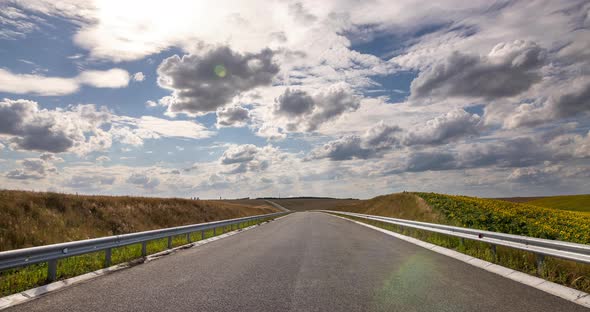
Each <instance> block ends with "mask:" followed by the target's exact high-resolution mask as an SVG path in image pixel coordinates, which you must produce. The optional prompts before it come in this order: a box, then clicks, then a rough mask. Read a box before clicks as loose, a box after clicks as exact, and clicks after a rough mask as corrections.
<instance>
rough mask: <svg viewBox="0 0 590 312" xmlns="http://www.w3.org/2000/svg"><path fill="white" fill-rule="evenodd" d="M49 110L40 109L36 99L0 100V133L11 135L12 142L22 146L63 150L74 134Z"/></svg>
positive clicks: (57, 151)
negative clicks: (65, 128) (68, 132)
mask: <svg viewBox="0 0 590 312" xmlns="http://www.w3.org/2000/svg"><path fill="white" fill-rule="evenodd" d="M62 126H64V125H62V124H59V120H57V119H56V117H55V116H53V115H51V114H47V113H44V112H41V111H39V109H38V107H37V103H35V102H32V101H26V100H9V99H4V100H2V101H0V134H8V135H12V136H14V137H12V139H11V140H10V141H11V143H13V144H15V145H16V147H17V148H19V149H24V150H36V151H47V152H52V153H60V152H65V151H67V150H68V149H69V148H71V147H72V146H73V145H74V140H75V138H74V137H72V135H69V134H67V133H66V132H65V131H64V130H62V129H63V127H62Z"/></svg>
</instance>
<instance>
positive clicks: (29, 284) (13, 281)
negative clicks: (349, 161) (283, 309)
mask: <svg viewBox="0 0 590 312" xmlns="http://www.w3.org/2000/svg"><path fill="white" fill-rule="evenodd" d="M268 220H270V219H268V218H267V219H264V220H260V221H254V222H250V223H246V222H243V223H241V224H240V228H244V227H246V226H249V225H252V224H259V223H262V222H265V221H268ZM236 229H237V226H236V225H233V226H226V227H223V228H222V227H219V228H217V229H216V231H215V232H216V233H215V234H216V235H221V234H222V233H227V232H230V231H232V230H236ZM213 236H214V235H213V229H210V230H207V231H205V235H204V237H201V232H193V233H190V239H191V241H192V242H196V241H199V240H201V239H207V238H211V237H213ZM187 243H188V242H187V237H186V235H179V236H175V237H173V239H172V247H178V246H182V245H185V244H187ZM146 247H147V248H146V249H147V254H148V255H151V254H154V253H157V252H160V251H163V250H166V249H167V248H168V239H167V238H163V239H158V240H154V241H150V242H148V243H147V246H146ZM136 259H142V257H141V244H134V245H129V246H124V247H119V248H113V249H112V253H111V262H112V263H111V265H116V264H120V263H125V262H129V261H132V260H136ZM104 261H105V253H104V251H100V252H95V253H91V254H85V255H80V256H74V257H69V258H65V259H61V260H59V261H58V266H57V279H58V280H60V279H66V278H70V277H74V276H78V275H81V274H85V273H88V272H92V271H96V270H99V269H102V268H103V267H104ZM46 283H47V263H41V264H34V265H30V266H26V267H22V268H17V269H11V270H6V271H3V272H0V296H7V295H10V294H14V293H18V292H21V291H24V290H27V289H31V288H34V287H37V286H42V285H44V284H46Z"/></svg>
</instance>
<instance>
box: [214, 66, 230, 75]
mask: <svg viewBox="0 0 590 312" xmlns="http://www.w3.org/2000/svg"><path fill="white" fill-rule="evenodd" d="M213 71H214V72H215V75H217V77H220V78H223V77H225V75H227V71H226V70H225V66H223V65H215V68H214V69H213Z"/></svg>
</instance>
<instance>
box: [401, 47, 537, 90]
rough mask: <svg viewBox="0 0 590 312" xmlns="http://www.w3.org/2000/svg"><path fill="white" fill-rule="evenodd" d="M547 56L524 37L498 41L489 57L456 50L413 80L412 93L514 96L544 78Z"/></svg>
mask: <svg viewBox="0 0 590 312" xmlns="http://www.w3.org/2000/svg"><path fill="white" fill-rule="evenodd" d="M544 59H545V50H544V49H542V48H540V47H539V46H538V45H537V44H535V43H534V42H530V41H522V40H518V41H514V42H510V43H501V44H498V45H496V46H495V47H494V48H493V49H492V51H491V52H490V53H489V54H488V55H487V56H474V55H467V54H464V53H462V52H454V53H453V54H451V55H450V56H449V57H448V58H447V59H445V60H444V61H443V62H441V63H438V64H435V65H433V66H431V67H430V68H428V69H426V70H424V71H422V72H421V73H420V75H419V76H418V77H417V78H416V79H415V80H414V81H412V84H411V92H412V95H411V96H412V98H415V99H418V98H423V97H428V96H441V97H448V96H466V97H484V98H490V99H493V98H501V97H508V96H514V95H517V94H520V93H522V92H524V91H526V90H528V89H529V88H530V87H531V86H532V85H533V84H534V83H536V82H538V81H539V80H540V79H541V73H540V71H539V70H540V68H541V67H542V66H543V64H544Z"/></svg>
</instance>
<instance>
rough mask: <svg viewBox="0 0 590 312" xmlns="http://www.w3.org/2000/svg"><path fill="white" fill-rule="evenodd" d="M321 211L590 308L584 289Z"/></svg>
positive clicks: (589, 298)
mask: <svg viewBox="0 0 590 312" xmlns="http://www.w3.org/2000/svg"><path fill="white" fill-rule="evenodd" d="M320 213H325V214H327V215H330V216H333V217H336V218H340V219H344V220H347V221H350V222H354V223H357V224H360V225H363V226H366V227H368V228H371V229H373V230H376V231H379V232H382V233H385V234H387V235H390V236H393V237H395V238H398V239H401V240H403V241H406V242H409V243H412V244H414V245H418V246H420V247H423V248H426V249H429V250H432V251H434V252H436V253H439V254H443V255H445V256H448V257H451V258H454V259H457V260H459V261H463V262H465V263H468V264H471V265H472V266H475V267H478V268H480V269H484V270H486V271H488V272H492V273H495V274H498V275H501V276H503V277H505V278H508V279H511V280H513V281H516V282H519V283H521V284H524V285H527V286H530V287H533V288H536V289H538V290H541V291H544V292H546V293H549V294H552V295H554V296H557V297H560V298H562V299H565V300H567V301H570V302H573V303H576V304H579V305H581V306H584V307H587V308H590V294H588V293H585V292H583V291H579V290H576V289H573V288H569V287H566V286H563V285H559V284H556V283H553V282H550V281H547V280H544V279H542V278H539V277H536V276H532V275H529V274H526V273H522V272H520V271H516V270H513V269H509V268H507V267H503V266H500V265H497V264H494V263H491V262H488V261H485V260H481V259H478V258H475V257H472V256H468V255H466V254H463V253H460V252H457V251H454V250H451V249H448V248H444V247H441V246H438V245H434V244H431V243H427V242H425V241H421V240H419V239H416V238H413V237H409V236H405V235H402V234H399V233H396V232H392V231H388V230H385V229H382V228H380V227H376V226H373V225H370V224H367V223H363V222H360V221H356V220H351V219H348V218H345V217H341V216H337V215H334V214H331V213H327V212H320Z"/></svg>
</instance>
